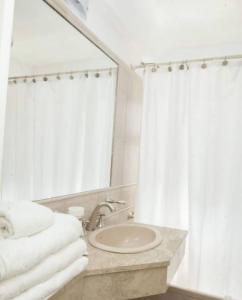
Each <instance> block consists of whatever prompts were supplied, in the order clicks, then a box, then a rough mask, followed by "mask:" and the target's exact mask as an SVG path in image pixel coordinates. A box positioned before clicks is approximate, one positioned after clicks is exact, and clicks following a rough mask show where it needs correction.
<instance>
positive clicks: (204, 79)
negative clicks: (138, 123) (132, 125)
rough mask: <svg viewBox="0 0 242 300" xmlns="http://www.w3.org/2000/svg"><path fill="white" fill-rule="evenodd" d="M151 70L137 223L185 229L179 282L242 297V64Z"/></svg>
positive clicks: (228, 295)
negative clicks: (185, 242)
mask: <svg viewBox="0 0 242 300" xmlns="http://www.w3.org/2000/svg"><path fill="white" fill-rule="evenodd" d="M189 67H190V68H189V70H187V68H185V70H179V68H178V66H176V67H174V68H173V71H172V72H168V70H167V69H162V68H161V69H159V70H158V71H157V72H151V71H150V70H146V73H145V75H144V82H145V99H144V111H143V125H142V128H143V129H142V145H141V162H140V163H141V166H140V176H139V192H138V198H137V209H136V219H137V220H138V221H141V222H145V223H150V224H156V225H162V226H170V227H176V228H181V229H188V230H189V236H188V247H187V250H186V258H185V260H184V261H183V263H182V266H181V267H180V269H179V272H178V274H177V276H176V278H175V280H174V282H173V283H174V284H176V285H178V286H182V287H185V288H191V289H195V290H199V291H202V292H205V293H209V294H214V295H218V296H224V297H225V296H226V297H228V299H236V300H241V299H242V234H241V228H242V63H241V62H230V63H229V64H228V65H227V66H222V65H221V63H220V64H218V63H216V64H215V63H213V64H209V65H208V67H207V68H206V69H202V68H201V67H200V66H198V65H190V66H189Z"/></svg>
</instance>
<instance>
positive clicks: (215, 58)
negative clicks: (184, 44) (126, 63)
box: [133, 54, 242, 70]
mask: <svg viewBox="0 0 242 300" xmlns="http://www.w3.org/2000/svg"><path fill="white" fill-rule="evenodd" d="M233 59H242V54H238V55H227V56H218V57H207V58H198V59H183V60H178V61H170V62H158V63H155V62H150V63H144V62H141V64H140V65H138V66H133V69H134V70H136V69H143V68H145V67H147V66H169V65H174V64H177V65H179V64H187V63H196V62H200V63H205V62H211V61H219V60H225V61H227V60H233Z"/></svg>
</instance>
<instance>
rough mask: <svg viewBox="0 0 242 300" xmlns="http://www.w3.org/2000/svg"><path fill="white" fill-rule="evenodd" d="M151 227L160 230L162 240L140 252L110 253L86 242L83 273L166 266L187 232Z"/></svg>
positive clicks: (103, 272) (90, 273) (92, 273)
mask: <svg viewBox="0 0 242 300" xmlns="http://www.w3.org/2000/svg"><path fill="white" fill-rule="evenodd" d="M153 227H155V228H157V229H158V230H159V231H160V232H161V235H162V238H163V240H162V242H161V244H160V245H159V246H157V247H156V248H154V249H151V250H148V251H145V252H141V253H135V254H119V253H111V252H106V251H103V250H100V249H97V248H94V247H93V246H91V245H90V244H89V243H88V256H89V264H88V267H87V269H86V272H85V275H86V276H88V275H97V274H105V273H115V272H122V271H131V270H142V269H146V268H155V267H162V266H164V267H165V266H168V265H169V263H170V261H171V259H172V258H173V257H174V255H175V253H176V251H177V249H178V248H179V246H180V245H181V244H182V242H183V241H184V240H185V238H186V235H187V232H186V231H183V230H178V229H172V228H166V227H156V226H153Z"/></svg>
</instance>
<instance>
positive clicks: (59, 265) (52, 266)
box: [0, 239, 87, 300]
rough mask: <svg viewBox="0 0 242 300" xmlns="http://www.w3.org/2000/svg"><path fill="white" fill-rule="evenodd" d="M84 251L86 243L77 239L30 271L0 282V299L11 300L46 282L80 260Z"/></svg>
mask: <svg viewBox="0 0 242 300" xmlns="http://www.w3.org/2000/svg"><path fill="white" fill-rule="evenodd" d="M86 250H87V247H86V242H85V241H84V240H81V239H78V240H77V241H75V242H74V243H72V244H70V245H68V246H67V247H65V248H64V249H62V250H60V251H59V252H57V253H56V254H53V255H50V256H49V257H47V258H46V259H44V260H43V261H42V262H41V263H40V264H39V265H37V266H36V267H34V268H32V269H31V270H30V271H28V272H26V273H23V274H20V275H18V276H15V277H13V278H10V279H8V280H4V281H0V299H1V300H8V299H11V298H13V297H16V296H18V295H20V294H22V293H23V292H25V291H26V290H28V289H30V288H32V287H34V286H36V285H38V284H40V283H42V282H44V281H46V280H48V279H49V278H51V277H52V276H54V275H55V274H56V273H58V272H60V271H62V270H63V269H65V268H67V267H68V266H69V265H70V264H72V263H73V262H74V261H76V260H77V259H79V258H81V257H82V256H83V254H84V253H85V252H86Z"/></svg>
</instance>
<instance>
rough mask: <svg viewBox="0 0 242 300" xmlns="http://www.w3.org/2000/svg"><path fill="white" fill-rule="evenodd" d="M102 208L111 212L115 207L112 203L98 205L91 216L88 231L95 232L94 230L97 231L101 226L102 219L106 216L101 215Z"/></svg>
mask: <svg viewBox="0 0 242 300" xmlns="http://www.w3.org/2000/svg"><path fill="white" fill-rule="evenodd" d="M102 207H106V208H108V209H109V211H110V212H113V211H114V207H113V206H112V205H111V204H110V203H106V202H102V203H100V204H98V205H97V206H96V207H95V208H94V210H93V212H92V214H91V217H90V219H89V222H88V224H87V227H86V230H87V231H93V230H95V229H97V227H98V225H99V224H101V218H102V217H103V216H104V215H105V214H103V213H101V208H102Z"/></svg>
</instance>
